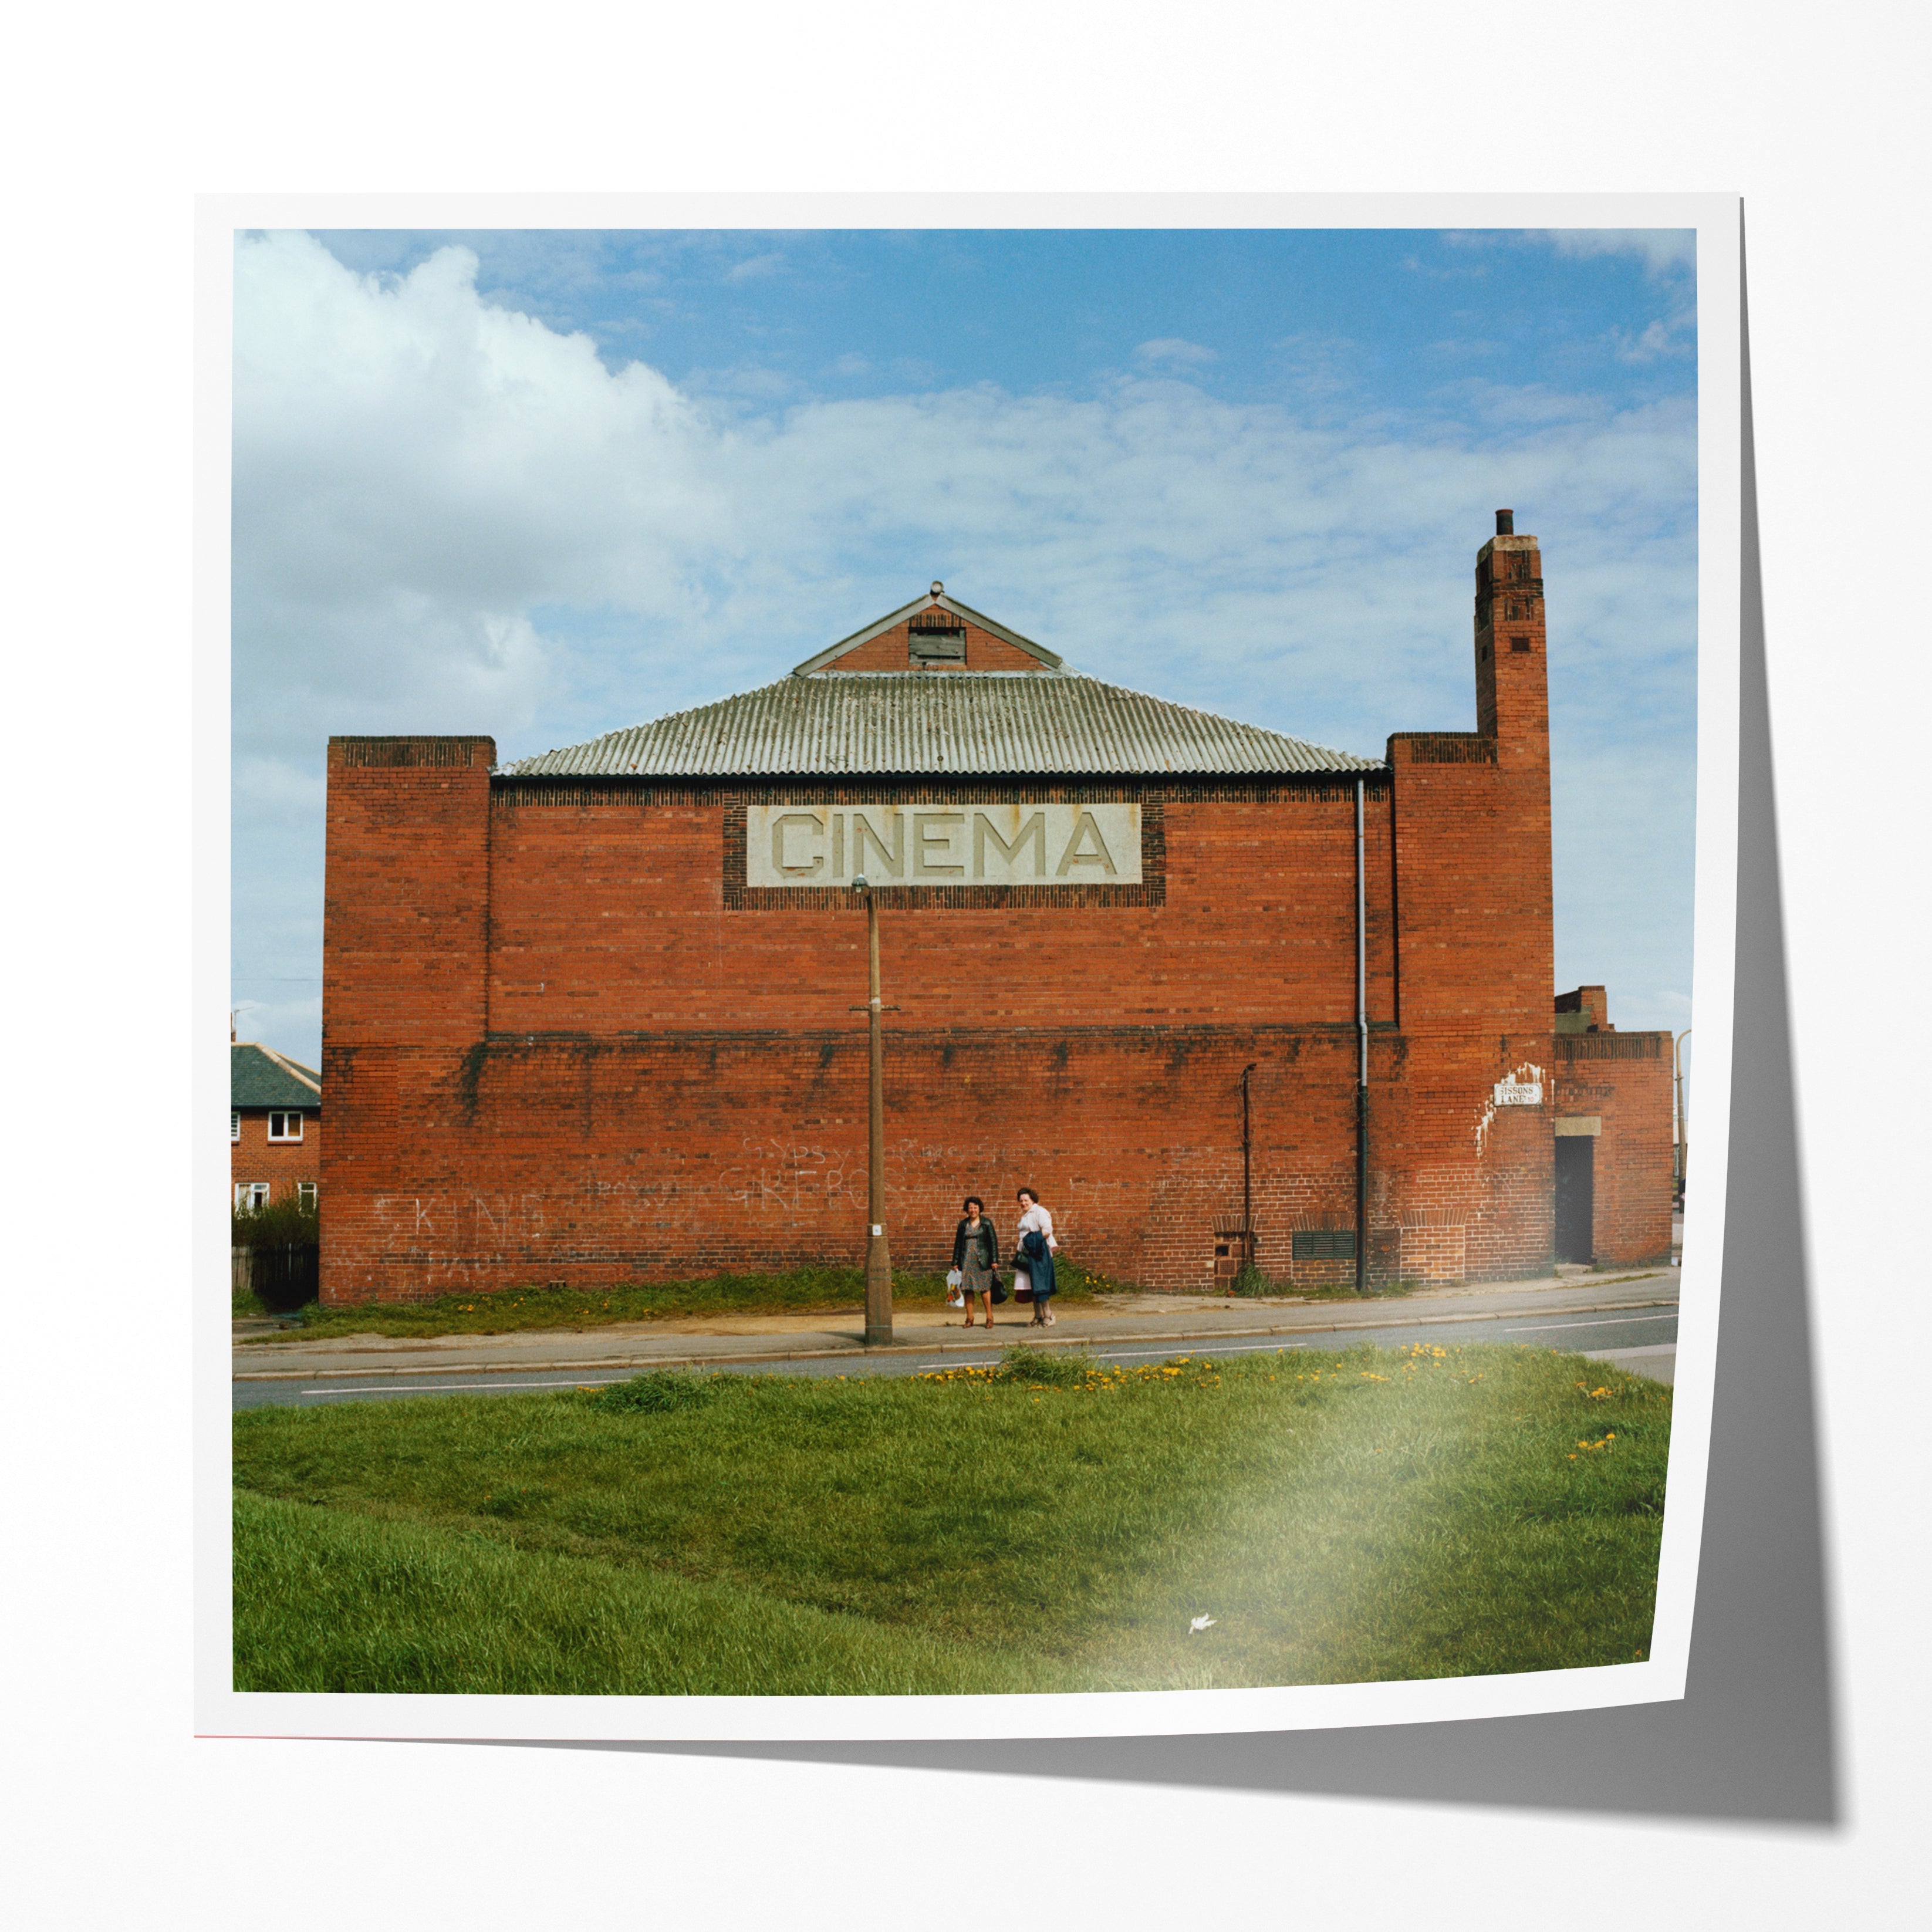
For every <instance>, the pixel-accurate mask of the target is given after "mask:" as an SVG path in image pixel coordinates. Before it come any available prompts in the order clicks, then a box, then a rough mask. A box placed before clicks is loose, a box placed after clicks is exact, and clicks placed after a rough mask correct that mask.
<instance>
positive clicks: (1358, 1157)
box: [1355, 778, 1369, 1295]
mask: <svg viewBox="0 0 1932 1932" xmlns="http://www.w3.org/2000/svg"><path fill="white" fill-rule="evenodd" d="M1368 905H1369V902H1368V886H1367V870H1366V867H1365V865H1364V855H1363V847H1362V781H1361V779H1360V778H1358V779H1357V780H1356V781H1355V1044H1356V1060H1355V1292H1356V1293H1357V1294H1358V1295H1360V1294H1361V1293H1362V1292H1363V1291H1364V1289H1366V1288H1367V1286H1368V1279H1369V1276H1368V1268H1369V910H1368Z"/></svg>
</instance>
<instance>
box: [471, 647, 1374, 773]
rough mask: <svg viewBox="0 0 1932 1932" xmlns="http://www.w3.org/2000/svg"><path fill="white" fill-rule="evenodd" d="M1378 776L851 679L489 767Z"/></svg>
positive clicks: (1174, 710)
mask: <svg viewBox="0 0 1932 1932" xmlns="http://www.w3.org/2000/svg"><path fill="white" fill-rule="evenodd" d="M1381 763H1382V760H1380V759H1378V758H1358V757H1352V756H1351V755H1350V754H1349V753H1347V752H1346V751H1330V750H1328V748H1326V747H1325V746H1323V745H1311V744H1309V743H1307V742H1304V740H1303V739H1299V738H1289V737H1285V736H1283V735H1282V734H1281V733H1280V732H1278V731H1265V730H1262V728H1261V727H1259V726H1258V725H1254V724H1237V723H1236V722H1235V721H1234V720H1233V719H1232V718H1217V717H1215V716H1214V715H1213V714H1212V713H1211V712H1206V711H1195V710H1192V709H1189V708H1188V706H1186V705H1182V704H1172V703H1169V702H1168V701H1167V700H1166V699H1165V698H1160V697H1148V696H1146V695H1145V694H1144V693H1142V692H1140V691H1128V690H1126V689H1124V688H1123V687H1122V686H1121V685H1117V684H1103V683H1102V682H1100V679H1097V678H1091V677H1082V676H1074V675H1069V674H1064V673H1063V674H1060V675H1049V676H1037V675H1034V674H1031V673H1025V672H1020V673H1001V672H996V671H992V672H989V671H936V672H922V671H886V672H879V673H862V672H856V671H853V672H844V673H839V672H832V673H820V674H819V675H818V676H811V677H798V676H793V677H784V678H781V679H778V682H776V683H775V684H767V685H761V686H760V687H759V688H758V689H757V690H756V691H744V692H742V693H741V694H739V696H737V697H727V698H724V699H723V700H721V701H720V702H719V703H715V704H703V705H700V706H697V709H694V710H691V711H674V712H672V713H671V714H670V716H668V717H666V718H655V719H653V720H652V721H651V722H650V723H649V724H634V725H632V726H631V727H630V728H629V729H628V730H622V731H611V732H607V733H605V735H604V736H602V737H601V738H593V739H591V740H590V742H589V743H588V744H584V745H568V746H566V747H565V748H563V749H562V750H561V751H545V752H544V753H542V754H540V755H539V756H538V757H533V758H520V759H518V760H517V761H516V762H515V763H512V764H510V765H507V766H503V767H502V768H501V769H502V770H503V771H504V772H507V773H508V775H511V776H512V777H515V778H551V777H592V776H596V777H610V776H618V777H628V776H631V775H636V776H638V777H640V778H700V777H702V778H722V777H745V778H750V777H769V776H775V775H780V774H790V773H810V774H814V775H845V774H852V773H859V772H962V773H968V772H986V773H998V774H1001V775H1004V774H1009V773H1018V772H1041V773H1047V772H1052V773H1061V772H1081V773H1088V772H1091V773H1095V774H1108V773H1114V772H1120V773H1135V772H1148V773H1160V772H1173V773H1177V774H1178V773H1182V772H1365V771H1374V770H1377V769H1379V768H1380V766H1381Z"/></svg>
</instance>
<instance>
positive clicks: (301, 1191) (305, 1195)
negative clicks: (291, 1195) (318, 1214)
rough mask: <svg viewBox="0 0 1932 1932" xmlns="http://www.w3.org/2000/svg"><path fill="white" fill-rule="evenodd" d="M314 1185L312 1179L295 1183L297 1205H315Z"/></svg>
mask: <svg viewBox="0 0 1932 1932" xmlns="http://www.w3.org/2000/svg"><path fill="white" fill-rule="evenodd" d="M315 1185H316V1184H315V1183H314V1181H297V1182H296V1205H298V1206H299V1207H302V1208H313V1207H314V1205H315Z"/></svg>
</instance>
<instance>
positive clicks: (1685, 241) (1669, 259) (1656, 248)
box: [1530, 228, 1697, 275]
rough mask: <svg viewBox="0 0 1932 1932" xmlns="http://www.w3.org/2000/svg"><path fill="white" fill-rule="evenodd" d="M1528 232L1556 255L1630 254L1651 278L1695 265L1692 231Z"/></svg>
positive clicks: (1556, 230) (1555, 230)
mask: <svg viewBox="0 0 1932 1932" xmlns="http://www.w3.org/2000/svg"><path fill="white" fill-rule="evenodd" d="M1530 232H1531V233H1532V234H1541V236H1542V238H1543V239H1545V240H1547V242H1549V243H1550V246H1551V247H1552V248H1554V249H1555V250H1556V252H1557V254H1559V255H1569V256H1573V257H1586V256H1591V255H1634V256H1635V257H1637V259H1638V260H1640V261H1641V262H1642V263H1643V266H1644V267H1645V268H1646V269H1647V270H1648V271H1649V273H1650V274H1652V275H1667V274H1670V273H1671V272H1673V271H1674V270H1681V269H1694V268H1695V267H1696V266H1697V230H1696V229H1694V228H1545V229H1541V230H1538V229H1532V230H1531V231H1530Z"/></svg>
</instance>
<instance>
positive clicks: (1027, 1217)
mask: <svg viewBox="0 0 1932 1932" xmlns="http://www.w3.org/2000/svg"><path fill="white" fill-rule="evenodd" d="M1019 1204H1020V1222H1019V1231H1018V1233H1017V1234H1016V1236H1015V1239H1016V1241H1018V1240H1022V1239H1024V1238H1025V1236H1026V1235H1028V1233H1029V1232H1031V1233H1034V1234H1037V1235H1040V1238H1042V1239H1043V1241H1045V1242H1046V1245H1047V1248H1048V1250H1049V1253H1051V1252H1052V1251H1054V1250H1057V1249H1058V1247H1059V1246H1060V1244H1059V1243H1058V1241H1055V1239H1054V1238H1053V1216H1052V1214H1051V1213H1049V1211H1048V1210H1047V1209H1046V1208H1043V1207H1042V1206H1041V1205H1040V1196H1038V1195H1037V1194H1036V1193H1034V1191H1033V1190H1032V1189H1031V1187H1022V1189H1021V1190H1019ZM1047 1278H1048V1280H1049V1281H1050V1280H1052V1275H1051V1274H1049V1276H1048V1277H1047ZM1051 1303H1052V1290H1051V1289H1049V1291H1048V1293H1047V1295H1045V1296H1043V1297H1039V1298H1036V1299H1035V1301H1034V1311H1033V1319H1034V1321H1035V1322H1037V1323H1038V1324H1039V1325H1040V1326H1041V1327H1042V1328H1051V1327H1052V1325H1053V1309H1052V1305H1051Z"/></svg>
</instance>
